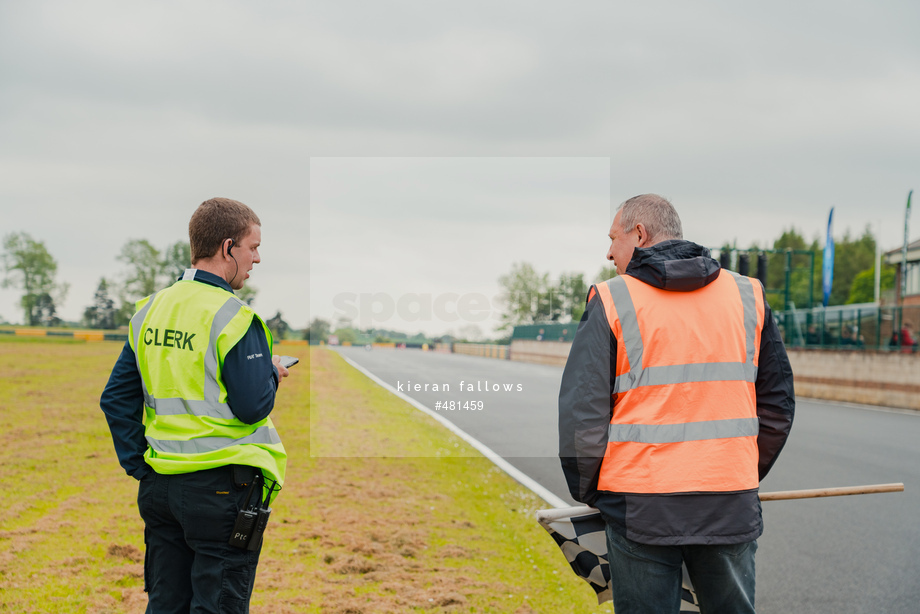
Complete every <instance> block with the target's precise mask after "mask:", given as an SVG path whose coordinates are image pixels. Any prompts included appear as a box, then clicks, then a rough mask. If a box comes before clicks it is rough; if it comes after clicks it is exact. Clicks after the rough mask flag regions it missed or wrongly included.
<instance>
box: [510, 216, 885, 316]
mask: <svg viewBox="0 0 920 614" xmlns="http://www.w3.org/2000/svg"><path fill="white" fill-rule="evenodd" d="M875 247H876V240H875V236H874V235H873V234H872V230H871V228H870V227H869V226H867V227H866V228H865V230H864V231H863V233H862V234H861V235H859V236H853V235H851V234H850V231H849V229H847V231H846V232H845V233H844V236H843V238H842V239H835V241H834V252H835V254H834V279H833V286H832V288H831V294H830V299H829V301H828V305H829V306H832V305H844V304H854V303H870V302H873V301H874V300H875ZM764 250H772V251H774V252H782V253H770V254H768V255H767V271H766V283H765V287H766V289H767V290H768V299H769V300H770V302H771V306H772V307H773V308H774V310H776V311H782V310H783V309H784V307H785V305H784V301H783V300H777V297H778V296H780V297H782V298H783V299H784V298H785V293H784V291H785V284H786V257H785V251H786V250H793V254H792V255H791V262H790V264H791V267H790V269H791V273H790V276H789V277H790V279H789V282H790V283H789V299H790V303H791V304H792V305H794V306H795V307H797V308H805V307H808V306H809V300H810V299H811V301H812V303H813V304H816V305H820V304H821V302H822V297H823V279H822V266H823V263H824V250H823V247H822V246H820V245H819V243H818V239H814V240H813V241H812V242H811V243H808V242H806V240H805V238H804V237H803V236H802V235H801V234H799V232H798V231H796V230H795V229H794V228H789V229H788V230H784V231H783V233H782V234H781V235H780V236H779V237H778V238H777V239H776V240H774V241H773V242H772V244H770V245H769V246H761V245H758V244H757V243H752V244H751V245H750V246H749V247H747V248H738V247H737V246H732V245H729V244H725V245H723V246H722V247H721V248H719V251H720V252H723V251H729V252H748V253H759V252H761V251H764ZM796 251H798V252H810V254H805V253H794V252H796ZM811 259H813V263H812V262H811ZM812 266H813V268H812ZM749 274H750V275H752V276H753V275H754V274H755V268H754V265H753V264H752V266H751V271H750V273H749ZM615 275H616V269H615V268H614V267H613V266H608V267H602V268H601V269H600V271H598V273H597V275H595V277H594V278H593V280H592V281H591V282H590V283H591V284H595V283H599V282H602V281H605V280H607V279H611V278H612V277H614V276H615ZM498 281H499V284H500V285H501V287H502V297H503V299H504V303H505V311H504V313H503V314H502V326H501V330H508V329H510V328H512V327H514V326H517V325H523V324H537V323H551V322H558V323H560V324H565V323H567V322H577V321H579V320H580V319H581V315H582V313H583V312H584V307H585V299H586V298H587V290H588V287H589V284H587V283H586V282H585V281H584V274H582V273H577V272H569V273H563V274H562V275H560V277H559V279H558V280H557V281H555V282H554V281H552V280H551V279H550V276H549V274H548V273H540V272H538V271H536V270H535V269H534V267H533V266H532V265H530V264H528V263H526V262H520V263H514V264H513V265H512V268H511V271H510V272H509V273H507V274H505V275H502V276H501V277H499V278H498ZM880 285H881V290H882V291H883V292H884V291H887V290H892V289H893V288H894V285H895V267H894V266H892V265H889V264H884V263H883V264H882V269H881V284H880Z"/></svg>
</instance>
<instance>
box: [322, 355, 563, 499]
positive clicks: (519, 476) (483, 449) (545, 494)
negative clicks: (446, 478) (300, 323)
mask: <svg viewBox="0 0 920 614" xmlns="http://www.w3.org/2000/svg"><path fill="white" fill-rule="evenodd" d="M339 356H342V354H339ZM342 358H343V359H344V360H345V362H347V363H348V364H350V365H351V366H352V367H354V368H355V369H357V370H358V371H360V372H361V373H363V374H364V375H366V376H367V377H369V378H370V379H371V380H372V381H373V382H374V383H375V384H377V385H378V386H380V387H382V388H385V389H386V390H388V391H390V392H391V393H393V394H395V395H396V396H398V397H399V398H400V399H402V400H403V401H405V402H406V403H408V404H410V405H412V407H414V408H416V409H418V410H419V411H422V412H425V413H426V414H428V415H429V416H431V417H432V418H434V419H435V420H437V421H438V422H440V423H441V424H442V425H444V426H445V427H446V428H447V429H448V430H449V431H450V432H452V433H453V434H454V435H456V436H457V437H459V438H460V439H462V440H463V441H465V442H467V443H468V444H470V445H471V446H473V447H474V448H476V449H477V450H478V451H479V452H480V453H481V454H482V455H483V456H485V457H486V458H488V459H489V460H490V461H492V462H493V463H495V465H496V466H497V467H498V468H499V469H501V470H502V471H504V472H505V473H507V474H508V475H510V476H511V477H512V478H514V479H515V480H517V481H518V482H520V484H521V485H522V486H524V487H526V488H528V489H529V490H531V491H532V492H533V493H534V494H535V495H537V496H538V497H540V498H541V499H543V500H544V501H546V502H547V503H548V504H550V505H552V506H553V507H569V505H570V504H569V503H568V502H566V501H564V500H563V499H561V498H560V497H557V496H556V495H554V494H553V493H552V492H550V491H549V490H548V489H547V488H546V487H545V486H543V485H542V484H539V483H538V482H537V481H536V480H534V479H533V478H532V477H530V476H529V475H526V474H525V473H524V472H523V471H521V470H520V469H518V468H517V467H515V466H514V465H512V464H511V463H509V462H508V461H506V460H505V459H504V458H502V457H501V456H499V455H498V454H496V453H495V452H494V451H493V450H492V449H491V448H489V447H488V446H487V445H485V444H484V443H482V442H481V441H479V440H478V439H476V438H475V437H473V436H472V435H470V434H469V433H467V432H466V431H464V430H463V429H461V428H460V427H458V426H457V425H456V424H454V423H453V422H451V421H450V420H448V419H447V418H445V417H444V416H442V415H441V414H439V413H438V412H436V411H433V410H432V409H430V408H428V407H426V406H425V405H422V404H421V403H419V402H418V401H416V400H415V399H413V398H412V397H410V396H407V395H405V394H403V393H402V392H400V391H398V390H396V388H394V387H393V386H390V385H389V384H388V383H386V382H385V381H383V380H382V379H380V378H379V377H377V376H376V375H374V374H373V373H371V372H370V371H368V370H367V369H365V368H364V367H362V366H361V365H359V364H358V363H356V362H354V361H353V360H351V359H350V358H348V357H347V356H342Z"/></svg>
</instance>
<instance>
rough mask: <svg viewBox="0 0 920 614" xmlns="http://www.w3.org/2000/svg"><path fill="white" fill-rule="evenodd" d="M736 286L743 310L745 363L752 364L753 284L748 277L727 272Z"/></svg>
mask: <svg viewBox="0 0 920 614" xmlns="http://www.w3.org/2000/svg"><path fill="white" fill-rule="evenodd" d="M729 273H731V275H732V277H734V278H735V283H736V284H738V291H739V292H740V293H741V305H742V307H743V308H744V335H745V347H746V348H747V362H748V363H750V364H752V365H753V364H754V338H755V336H756V333H757V331H756V328H757V305H755V304H754V282H753V281H752V280H751V278H749V277H744V276H743V275H739V274H738V273H735V272H734V271H729Z"/></svg>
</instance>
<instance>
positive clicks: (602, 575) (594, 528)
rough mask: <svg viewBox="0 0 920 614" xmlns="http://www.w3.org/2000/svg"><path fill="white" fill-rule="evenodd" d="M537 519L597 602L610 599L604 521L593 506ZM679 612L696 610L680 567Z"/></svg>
mask: <svg viewBox="0 0 920 614" xmlns="http://www.w3.org/2000/svg"><path fill="white" fill-rule="evenodd" d="M537 521H538V522H539V523H540V525H541V526H542V527H543V528H544V529H546V530H547V532H549V534H550V535H551V536H552V537H553V539H554V540H555V542H556V545H558V546H559V549H560V550H562V553H563V554H564V555H565V559H566V560H567V561H568V562H569V565H571V567H572V571H574V572H575V574H576V575H578V576H579V577H581V578H584V580H585V581H586V582H587V583H588V584H589V585H591V588H593V589H594V592H595V593H597V603H598V605H600V604H602V603H604V602H605V601H612V600H613V593H612V589H611V587H610V565H609V564H608V563H607V533H606V523H605V522H604V519H603V518H602V517H601V513H600V512H599V511H597V510H596V509H594V508H593V507H588V506H586V505H585V506H581V507H564V508H557V509H551V510H540V511H539V512H537ZM680 611H681V613H684V612H699V611H700V608H699V603H698V602H697V600H696V593H695V592H694V591H693V586H692V585H691V584H690V577H689V576H688V575H687V568H686V567H684V583H683V586H682V591H681V602H680Z"/></svg>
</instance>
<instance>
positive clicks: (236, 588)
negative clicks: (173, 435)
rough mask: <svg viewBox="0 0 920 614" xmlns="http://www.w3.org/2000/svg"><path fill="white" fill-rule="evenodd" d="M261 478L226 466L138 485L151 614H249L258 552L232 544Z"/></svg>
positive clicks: (156, 478) (149, 477)
mask: <svg viewBox="0 0 920 614" xmlns="http://www.w3.org/2000/svg"><path fill="white" fill-rule="evenodd" d="M256 472H258V469H254V468H252V467H239V466H237V467H236V470H234V467H233V466H226V467H218V468H216V469H208V470H206V471H196V472H194V473H182V474H176V475H161V474H158V473H156V472H151V473H150V474H149V475H147V476H145V477H144V479H143V480H141V482H140V486H139V488H138V494H137V506H138V509H139V510H140V514H141V518H143V519H144V523H145V527H144V542H145V544H146V554H145V559H144V590H145V591H147V593H148V604H147V612H148V614H151V613H155V614H179V613H180V612H181V613H183V614H188V613H195V614H198V613H201V614H204V613H206V612H207V613H215V614H216V613H221V614H238V613H246V612H249V598H250V597H251V596H252V587H253V584H254V583H255V578H256V566H257V565H258V563H259V551H250V550H243V549H241V548H235V547H233V546H231V545H229V544H228V543H227V542H228V540H229V539H230V533H231V531H232V530H233V524H234V522H235V521H236V517H237V514H238V512H239V510H241V509H244V508H245V507H246V495H247V494H248V492H249V486H248V484H247V485H244V483H250V484H251V482H252V479H253V477H254V476H255V474H256ZM256 491H257V492H258V493H259V494H261V488H260V487H259V486H256ZM255 498H256V494H255V493H253V499H255Z"/></svg>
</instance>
